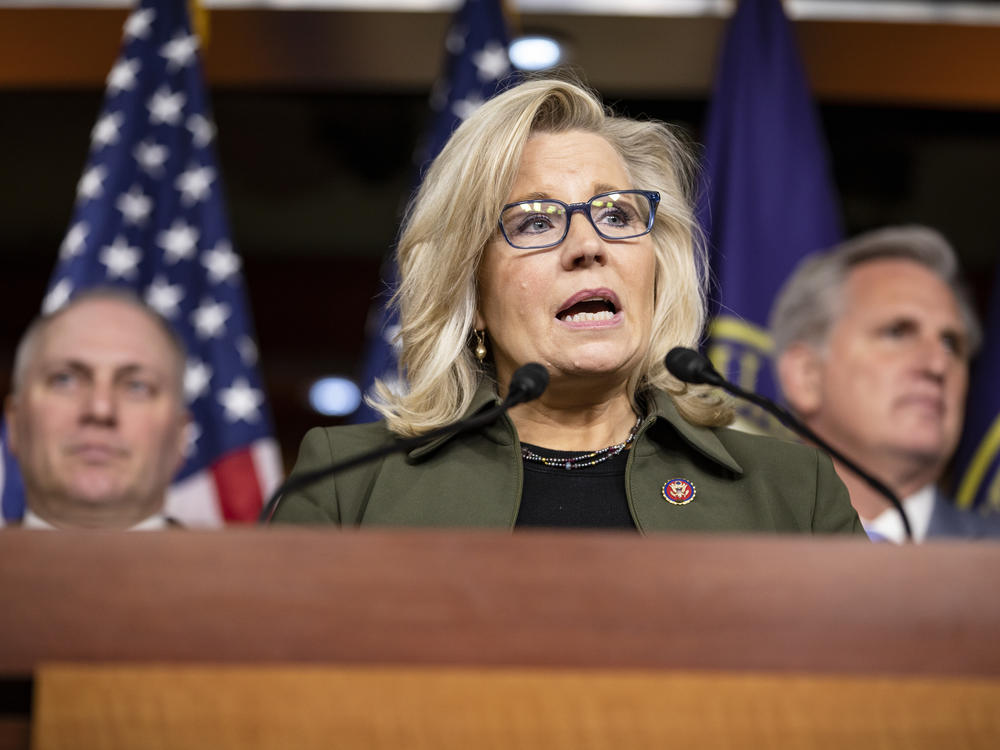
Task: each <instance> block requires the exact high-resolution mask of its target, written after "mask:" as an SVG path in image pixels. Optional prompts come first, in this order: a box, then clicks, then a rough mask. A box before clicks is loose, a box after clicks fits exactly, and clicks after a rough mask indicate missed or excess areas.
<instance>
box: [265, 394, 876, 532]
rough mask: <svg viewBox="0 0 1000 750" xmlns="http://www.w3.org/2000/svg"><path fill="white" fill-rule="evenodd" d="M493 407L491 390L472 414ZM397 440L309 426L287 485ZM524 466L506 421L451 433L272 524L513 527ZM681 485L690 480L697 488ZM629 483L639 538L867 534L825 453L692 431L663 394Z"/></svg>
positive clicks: (305, 500)
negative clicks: (671, 534) (687, 533)
mask: <svg viewBox="0 0 1000 750" xmlns="http://www.w3.org/2000/svg"><path fill="white" fill-rule="evenodd" d="M497 401H498V399H497V396H496V393H495V391H494V390H493V389H492V388H491V387H489V386H486V385H484V386H482V387H480V389H479V391H478V392H477V393H476V396H475V398H474V400H473V403H472V406H471V407H470V409H469V412H468V413H467V416H468V415H471V414H473V413H477V412H479V411H481V410H483V409H484V408H488V407H489V406H492V405H493V404H495V403H497ZM393 439H394V437H393V435H392V433H390V432H389V431H388V430H387V429H386V427H385V425H384V423H382V422H376V423H372V424H364V425H352V426H348V427H333V428H314V429H312V430H310V431H309V432H308V433H307V434H306V436H305V438H304V439H303V441H302V446H301V449H300V452H299V458H298V461H297V462H296V464H295V468H294V470H293V471H292V475H291V476H292V477H294V476H296V475H297V474H299V473H302V472H305V471H310V470H313V469H317V468H320V467H323V466H326V465H329V464H331V463H333V462H335V461H339V460H343V459H345V458H348V457H351V456H355V455H359V454H361V453H363V452H366V451H369V450H372V449H375V448H377V447H379V446H382V445H386V444H387V443H389V442H391V441H392V440H393ZM521 461H522V459H521V450H520V443H519V441H518V437H517V431H516V430H515V428H514V425H513V423H512V422H511V421H510V419H508V418H507V417H506V416H504V417H501V418H500V419H499V420H497V421H496V422H495V423H494V424H492V425H490V426H488V427H485V428H483V429H482V430H480V431H478V432H475V433H472V434H468V435H460V436H454V435H451V436H444V437H441V438H438V439H436V440H434V441H432V442H430V443H428V444H426V445H423V446H421V447H420V448H417V449H415V450H411V451H409V453H406V454H398V453H397V454H393V455H390V456H388V457H385V458H382V459H379V460H377V461H375V462H372V463H369V464H366V465H364V466H360V467H356V468H353V469H350V470H348V471H344V472H341V473H339V474H337V475H335V476H333V477H329V478H327V479H325V480H322V481H320V482H317V483H315V484H313V485H311V486H309V487H306V488H305V489H303V490H301V491H298V492H295V493H290V494H289V495H287V496H286V497H284V498H282V502H281V504H280V505H279V507H278V510H277V512H276V513H275V515H274V520H275V521H280V522H293V523H334V524H342V525H375V524H378V525H383V526H436V527H480V528H482V527H491V528H506V529H510V528H513V527H514V524H515V521H516V520H517V513H518V508H519V505H520V500H521V487H522V479H523V469H522V464H521ZM675 480H684V481H685V482H687V483H688V484H689V485H690V491H689V490H688V489H687V488H686V487H685V486H684V485H683V484H677V483H675ZM625 482H626V487H625V489H626V496H627V498H628V503H629V509H630V511H631V514H632V518H633V520H634V521H635V524H636V527H637V528H638V529H639V531H640V532H651V531H678V532H680V531H704V532H747V531H757V532H807V533H808V532H816V533H860V534H862V535H863V534H864V532H863V530H862V527H861V522H860V520H859V519H858V516H857V514H856V513H855V511H854V508H853V507H852V506H851V502H850V497H849V496H848V494H847V489H846V488H845V487H844V485H843V483H842V482H841V481H840V479H839V478H838V477H837V475H836V472H835V471H834V469H833V464H832V463H831V462H830V459H829V458H828V457H827V456H825V455H823V454H821V453H820V452H819V451H817V450H816V449H814V448H811V447H807V446H802V445H797V444H793V443H788V442H784V441H779V440H775V439H772V438H765V437H760V436H755V435H749V434H746V433H743V432H738V431H735V430H731V429H726V428H707V427H698V426H695V425H692V424H690V423H688V422H687V421H685V420H684V419H683V418H682V417H681V416H680V415H679V414H678V412H677V410H676V408H675V406H674V403H673V401H672V399H671V398H670V397H669V396H668V395H667V394H665V393H656V394H654V397H653V399H652V403H651V409H650V413H649V414H648V416H646V418H645V419H643V421H642V423H641V425H640V427H639V431H638V434H637V437H636V441H635V444H634V445H633V447H632V449H631V451H630V455H629V459H628V464H627V468H626V476H625ZM677 489H679V493H678V492H677V491H676V490H677ZM668 495H670V496H671V497H672V498H673V500H674V501H673V502H671V501H668V499H667V496H668ZM688 495H690V497H688ZM675 496H676V497H675ZM684 500H687V502H686V503H684V504H680V503H681V502H683V501H684Z"/></svg>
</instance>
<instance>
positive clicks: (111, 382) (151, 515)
mask: <svg viewBox="0 0 1000 750" xmlns="http://www.w3.org/2000/svg"><path fill="white" fill-rule="evenodd" d="M185 359H186V358H185V354H184V350H183V345H182V344H181V343H180V341H179V340H178V339H177V337H176V336H175V335H174V334H173V332H172V330H171V329H170V327H169V326H168V325H167V323H166V322H165V321H164V320H163V319H161V318H160V317H159V315H157V314H156V313H155V312H154V311H152V310H151V309H149V308H148V307H146V306H145V305H144V304H143V303H142V302H141V301H140V300H139V299H137V298H135V297H133V296H131V295H130V294H128V293H126V292H121V291H115V290H110V289H104V290H97V291H92V292H84V293H83V294H81V295H79V296H77V297H76V298H74V299H73V300H72V301H70V302H69V303H67V304H66V305H65V306H64V307H62V308H61V309H59V310H57V311H55V312H53V313H50V314H48V315H43V316H42V317H40V318H39V319H37V320H36V321H35V322H34V323H32V325H31V326H29V328H28V330H27V332H26V333H25V335H24V337H23V338H22V340H21V343H20V345H19V346H18V349H17V354H16V357H15V361H14V373H13V391H12V393H11V394H10V396H9V397H8V398H7V401H6V404H5V414H6V418H7V425H8V441H9V446H10V450H11V453H12V454H13V455H14V456H15V457H16V458H17V460H18V464H19V466H20V468H21V474H22V476H23V478H24V489H25V502H26V513H25V517H24V520H23V525H24V526H26V527H34V528H102V529H153V528H164V527H166V526H167V525H169V523H170V522H169V521H168V519H166V518H165V517H164V515H163V504H164V500H165V497H166V490H167V487H168V485H169V484H170V481H171V479H172V478H173V476H174V474H175V473H176V472H177V470H178V469H179V468H180V465H181V462H182V460H183V456H184V449H185V446H186V440H187V427H188V424H189V416H188V412H187V409H186V407H185V401H184V367H185Z"/></svg>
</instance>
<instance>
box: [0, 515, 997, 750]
mask: <svg viewBox="0 0 1000 750" xmlns="http://www.w3.org/2000/svg"><path fill="white" fill-rule="evenodd" d="M0 678H2V679H3V680H5V681H6V682H7V683H8V684H10V683H16V682H17V681H19V680H20V681H27V680H31V681H33V686H34V703H33V707H32V710H31V714H32V716H31V722H32V730H31V745H32V746H33V747H37V748H61V747H73V748H91V747H93V748H119V747H121V748H126V747H127V748H160V747H163V748H168V747H170V748H173V747H177V748H200V747H205V748H209V747H211V748H229V747H233V748H235V747H240V748H272V747H273V748H278V747H281V748H284V747H293V748H312V747H316V748H319V747H323V748H326V747H348V748H355V747H357V748H389V747H392V748H406V747H413V748H425V747H426V748H459V747H462V748H481V747H482V748H491V747H497V748H500V747H504V748H506V747H526V748H536V747H537V748H541V747H545V748H570V747H572V748H580V747H586V748H615V750H622V749H623V748H645V747H649V748H652V747H657V748H659V747H663V746H666V745H670V746H697V747H707V748H716V747H717V748H723V747H726V748H729V747H774V748H778V747H781V748H785V747H831V748H834V747H836V748H840V747H844V746H847V745H852V746H854V747H862V748H863V747H879V748H888V747H907V748H912V747H927V748H931V747H935V748H936V747H946V746H947V747H983V748H994V747H997V746H1000V708H998V707H1000V544H992V543H942V544H929V545H924V546H920V547H894V546H889V545H872V544H868V543H867V542H865V541H864V540H858V539H832V538H830V539H826V538H801V537H787V538H785V537H764V536H760V537H748V536H732V537H723V536H715V537H710V536H668V535H663V536H651V537H645V538H640V537H637V536H635V535H626V534H615V533H583V532H580V533H557V532H521V533H517V534H514V535H511V534H507V533H495V532H475V531H377V532H373V531H338V530H329V529H322V530H314V529H282V528H270V529H244V530H230V531H225V532H192V531H186V532H185V531H170V532H157V533H142V534H139V533H135V534H115V533H73V532H59V533H52V532H37V531H36V532H33V531H26V530H5V531H3V532H2V533H0ZM2 726H4V725H3V724H2V723H0V727H2ZM9 726H10V725H9V724H8V728H9ZM12 738H13V739H12ZM18 742H20V743H21V746H27V744H26V743H27V739H26V738H25V735H24V734H23V733H22V734H18V733H17V731H16V729H15V730H13V731H8V733H7V746H18V745H17V743H18Z"/></svg>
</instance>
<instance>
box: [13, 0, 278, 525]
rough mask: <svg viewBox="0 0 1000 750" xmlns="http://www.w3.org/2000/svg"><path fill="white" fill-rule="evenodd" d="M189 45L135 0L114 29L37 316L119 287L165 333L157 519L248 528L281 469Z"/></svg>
mask: <svg viewBox="0 0 1000 750" xmlns="http://www.w3.org/2000/svg"><path fill="white" fill-rule="evenodd" d="M198 46H199V45H198V38H197V37H196V36H195V35H194V34H193V33H192V32H191V26H190V23H189V20H188V15H187V3H186V2H182V1H181V0H142V1H141V2H140V3H139V5H138V6H137V7H136V9H135V10H134V11H133V12H132V14H131V15H130V16H129V17H128V19H127V20H126V21H125V27H124V34H123V40H122V47H121V53H120V55H119V57H118V60H117V61H116V62H115V64H114V66H113V67H112V69H111V72H110V73H109V74H108V78H107V88H106V91H105V97H104V103H103V106H102V109H101V112H100V114H99V116H98V119H97V123H96V124H95V125H94V128H93V130H92V132H91V146H90V154H89V156H88V158H87V164H86V167H85V169H84V172H83V176H82V177H81V178H80V182H79V184H78V186H77V197H76V205H75V208H74V213H73V219H72V221H71V223H70V228H69V231H68V233H67V234H66V238H65V240H64V241H63V243H62V247H61V248H60V251H59V260H58V262H57V265H56V268H55V271H54V273H53V275H52V279H51V281H50V283H49V288H48V292H47V294H46V296H45V299H44V301H43V303H42V309H43V311H45V312H49V311H53V310H56V309H58V308H59V307H61V306H62V305H64V304H65V303H66V302H67V301H69V300H70V299H71V298H72V297H73V296H74V295H75V294H76V293H78V292H80V291H81V290H84V289H87V288H89V287H95V286H121V287H125V288H128V289H131V290H133V291H134V292H135V293H136V294H138V295H139V296H141V297H142V298H143V299H145V300H146V302H147V303H148V304H149V305H150V306H151V307H153V308H155V309H156V310H157V311H159V312H160V313H161V314H162V315H163V316H164V317H165V318H166V319H167V320H168V321H170V322H171V323H172V324H173V325H174V327H175V329H176V330H177V332H178V333H179V334H180V335H181V337H182V338H183V339H184V343H185V345H186V346H187V349H188V362H187V369H186V374H185V381H184V388H185V394H186V396H187V400H188V408H189V409H190V410H191V413H192V416H193V417H194V422H195V424H194V427H193V429H192V434H191V435H190V441H189V449H188V456H187V460H186V463H185V464H184V466H183V468H182V469H181V471H180V473H179V475H178V477H177V480H176V482H175V484H174V485H173V486H172V487H171V490H170V492H169V493H168V497H167V505H166V512H167V514H168V515H170V516H172V517H174V518H176V519H178V520H179V521H181V522H182V523H185V524H189V525H194V526H218V525H220V524H222V523H224V522H225V521H241V520H245V521H251V520H255V519H256V517H257V514H258V513H259V512H260V508H261V506H262V500H263V499H265V498H266V496H267V495H268V494H269V493H270V492H271V490H272V489H273V488H274V487H275V486H276V485H277V483H278V482H279V481H280V479H281V468H280V459H279V453H278V450H277V444H276V442H275V441H274V439H273V437H272V434H273V429H272V427H271V418H270V415H269V411H268V407H267V404H266V402H265V398H264V391H263V387H262V385H261V380H260V376H259V375H258V373H257V368H256V364H257V347H256V344H255V342H254V334H253V329H252V324H251V320H250V315H249V311H248V308H247V304H246V299H245V289H244V286H243V278H242V274H241V270H240V269H241V265H242V263H241V260H240V257H239V256H238V255H237V254H236V253H235V252H234V250H233V248H232V245H231V243H230V234H229V227H228V224H227V220H226V215H225V209H224V206H223V196H222V186H221V180H220V175H219V170H218V167H217V159H216V156H215V148H214V141H215V125H214V123H213V121H212V119H211V113H210V111H209V106H208V97H207V94H206V91H205V85H204V81H203V77H202V71H201V62H200V59H199V56H198ZM4 452H5V454H6V446H5V449H4ZM4 467H5V469H6V471H5V472H4V481H3V485H4V486H3V511H4V515H5V517H6V518H8V519H11V518H18V517H19V516H20V515H21V513H22V512H23V497H21V496H19V495H20V492H21V491H20V489H19V487H18V484H19V482H18V481H17V480H14V481H12V476H11V472H12V471H14V470H15V467H14V466H13V464H12V463H8V457H7V456H6V455H5V456H4ZM16 495H17V496H16Z"/></svg>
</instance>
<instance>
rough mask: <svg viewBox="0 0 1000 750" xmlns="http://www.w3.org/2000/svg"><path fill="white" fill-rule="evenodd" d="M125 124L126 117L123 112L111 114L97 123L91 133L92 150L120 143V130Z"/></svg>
mask: <svg viewBox="0 0 1000 750" xmlns="http://www.w3.org/2000/svg"><path fill="white" fill-rule="evenodd" d="M124 122H125V115H123V114H122V113H121V112H109V113H108V114H106V115H104V117H102V118H100V119H99V120H98V121H97V124H96V125H94V129H93V130H91V131H90V145H91V148H98V149H99V148H104V147H105V146H110V145H112V144H115V143H118V136H119V135H120V134H119V132H118V128H120V127H121V126H122V124H123V123H124Z"/></svg>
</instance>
